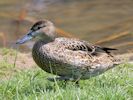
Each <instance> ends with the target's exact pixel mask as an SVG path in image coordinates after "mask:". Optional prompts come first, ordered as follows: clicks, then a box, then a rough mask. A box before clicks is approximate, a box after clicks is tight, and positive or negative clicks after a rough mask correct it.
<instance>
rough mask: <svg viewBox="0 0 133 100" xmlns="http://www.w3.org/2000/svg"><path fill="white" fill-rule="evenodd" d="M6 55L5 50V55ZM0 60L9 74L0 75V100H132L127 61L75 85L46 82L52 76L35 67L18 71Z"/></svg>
mask: <svg viewBox="0 0 133 100" xmlns="http://www.w3.org/2000/svg"><path fill="white" fill-rule="evenodd" d="M7 54H8V53H7V52H6V53H5V56H7ZM13 55H14V54H13ZM0 62H1V63H0V71H1V72H4V73H6V70H7V72H9V71H10V74H4V75H3V74H0V100H132V98H133V95H132V94H133V80H132V79H133V65H131V64H123V65H119V66H117V67H115V68H113V69H111V70H109V71H107V72H105V73H104V74H101V75H99V76H97V77H93V78H90V79H88V80H84V81H80V87H77V86H76V85H74V83H72V82H68V83H67V84H66V85H65V84H64V83H63V82H55V83H54V82H49V81H48V80H47V79H46V78H47V77H50V76H51V77H52V76H53V75H51V74H48V73H46V72H44V71H42V70H41V69H40V68H38V67H37V68H31V69H23V70H22V69H17V68H14V67H12V66H13V65H12V64H10V63H8V62H6V61H5V62H4V60H2V61H0ZM2 62H3V63H2ZM1 66H3V67H1ZM11 73H14V74H11ZM4 76H8V78H4Z"/></svg>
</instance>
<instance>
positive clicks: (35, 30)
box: [16, 20, 56, 44]
mask: <svg viewBox="0 0 133 100" xmlns="http://www.w3.org/2000/svg"><path fill="white" fill-rule="evenodd" d="M37 37H38V38H39V39H45V38H46V39H51V40H53V39H54V38H55V37H56V32H55V27H54V25H53V23H52V22H50V21H48V20H41V21H38V22H36V23H35V24H34V25H33V26H32V27H31V29H30V31H29V32H28V33H27V34H26V35H25V36H23V37H22V38H21V39H19V40H18V41H17V42H16V44H23V43H25V42H27V41H29V40H32V39H33V38H37Z"/></svg>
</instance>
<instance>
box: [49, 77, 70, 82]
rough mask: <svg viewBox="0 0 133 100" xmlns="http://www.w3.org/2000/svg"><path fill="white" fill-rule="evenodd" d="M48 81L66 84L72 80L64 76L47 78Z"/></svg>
mask: <svg viewBox="0 0 133 100" xmlns="http://www.w3.org/2000/svg"><path fill="white" fill-rule="evenodd" d="M47 79H48V80H49V81H52V82H54V81H55V80H56V81H65V82H67V81H69V80H71V79H70V78H68V77H63V76H60V77H55V78H47Z"/></svg>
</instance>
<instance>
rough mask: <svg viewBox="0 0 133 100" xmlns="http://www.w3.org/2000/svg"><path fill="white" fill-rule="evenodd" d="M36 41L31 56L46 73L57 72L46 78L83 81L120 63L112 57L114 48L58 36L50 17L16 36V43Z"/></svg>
mask: <svg viewBox="0 0 133 100" xmlns="http://www.w3.org/2000/svg"><path fill="white" fill-rule="evenodd" d="M30 40H35V41H36V42H35V44H34V46H33V48H32V57H33V60H34V61H35V63H36V64H37V65H38V66H39V67H40V68H41V69H42V70H44V71H45V72H47V73H51V74H54V75H56V76H57V77H55V78H48V80H51V81H52V80H55V79H56V80H59V81H60V80H65V81H69V80H71V81H75V82H77V83H78V82H79V81H80V80H86V79H89V78H91V77H94V76H97V75H100V74H102V73H104V72H106V71H107V70H109V69H111V68H114V67H115V66H117V65H119V64H121V61H120V60H119V59H118V58H117V59H116V58H115V57H114V55H113V54H112V51H114V50H117V49H114V48H108V47H102V46H99V45H95V44H92V43H90V42H88V41H85V40H80V39H78V38H73V37H72V38H70V37H63V36H62V37H60V36H58V34H57V32H56V27H55V26H54V24H53V23H52V22H51V21H49V20H39V21H37V22H35V23H34V25H33V26H32V27H31V28H30V30H29V32H28V33H27V34H26V35H24V36H23V37H22V38H20V39H18V40H17V42H16V44H19V45H21V44H24V43H26V42H28V41H30Z"/></svg>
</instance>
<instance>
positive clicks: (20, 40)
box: [16, 35, 32, 44]
mask: <svg viewBox="0 0 133 100" xmlns="http://www.w3.org/2000/svg"><path fill="white" fill-rule="evenodd" d="M31 39H32V36H29V35H25V36H24V37H22V38H21V39H19V40H17V42H16V44H23V43H25V42H27V41H29V40H31Z"/></svg>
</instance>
